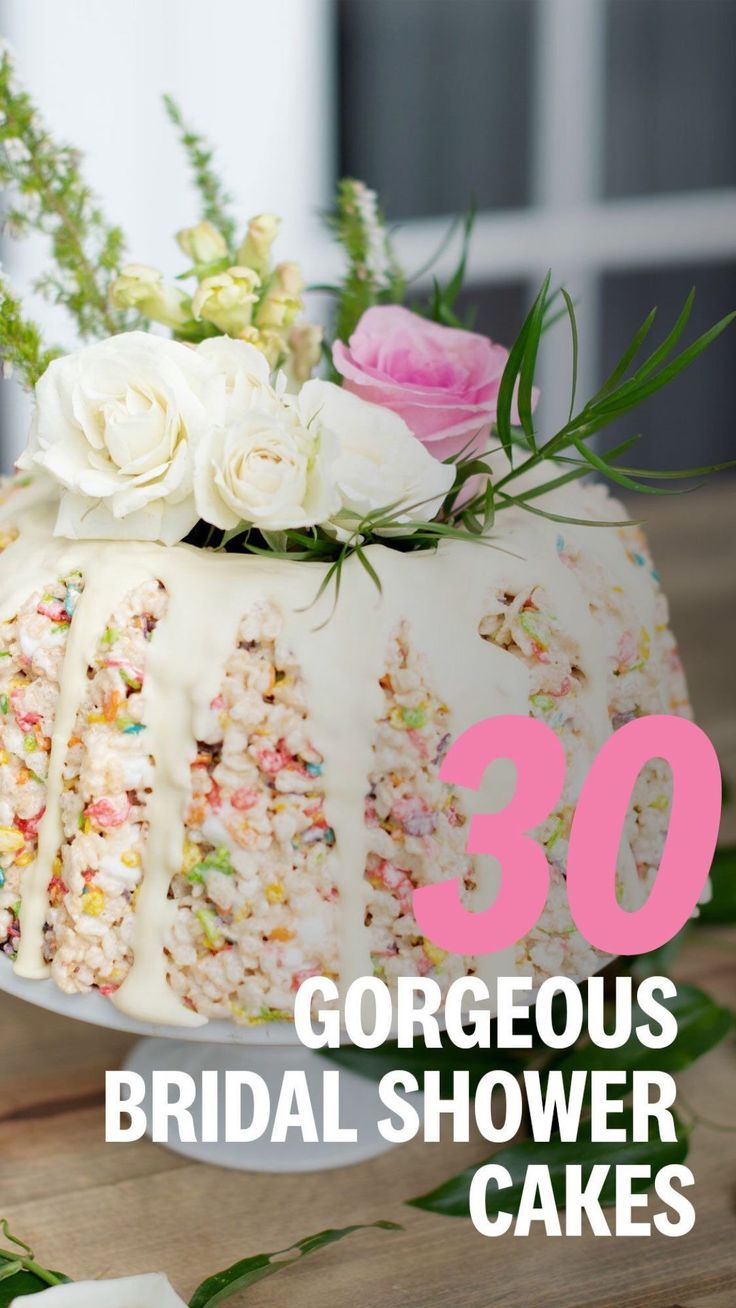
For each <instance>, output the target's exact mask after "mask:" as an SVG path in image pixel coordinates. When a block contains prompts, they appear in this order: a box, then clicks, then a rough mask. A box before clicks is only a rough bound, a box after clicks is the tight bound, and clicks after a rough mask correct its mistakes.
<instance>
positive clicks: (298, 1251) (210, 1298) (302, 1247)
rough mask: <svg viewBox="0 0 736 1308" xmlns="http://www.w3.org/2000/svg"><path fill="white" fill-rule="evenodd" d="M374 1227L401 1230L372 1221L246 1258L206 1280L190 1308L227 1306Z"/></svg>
mask: <svg viewBox="0 0 736 1308" xmlns="http://www.w3.org/2000/svg"><path fill="white" fill-rule="evenodd" d="M373 1228H377V1229H378V1230H381V1231H400V1230H401V1227H400V1226H398V1225H397V1224H396V1223H395V1222H369V1223H367V1224H363V1225H360V1226H345V1227H343V1228H342V1229H341V1230H329V1231H320V1232H319V1234H318V1235H310V1236H307V1238H306V1239H305V1240H300V1241H299V1242H298V1243H297V1244H293V1245H290V1246H289V1248H288V1249H280V1250H278V1251H277V1252H276V1253H265V1254H254V1255H253V1256H252V1257H251V1258H243V1259H242V1261H241V1262H238V1263H233V1266H232V1267H228V1268H226V1269H225V1271H224V1272H217V1273H216V1274H215V1275H214V1276H209V1277H208V1278H207V1280H206V1281H203V1282H202V1284H201V1285H200V1286H199V1287H198V1289H196V1290H195V1291H194V1294H193V1295H192V1298H191V1299H190V1301H189V1308H213V1305H214V1304H218V1303H224V1302H225V1300H226V1299H230V1298H232V1296H233V1295H234V1294H237V1293H238V1292H239V1291H240V1290H247V1289H248V1288H249V1287H250V1286H251V1285H255V1284H256V1282H257V1281H262V1280H264V1279H265V1277H267V1276H273V1275H274V1273H275V1272H280V1271H283V1270H284V1268H286V1267H290V1266H291V1265H292V1263H295V1262H300V1261H301V1259H302V1258H306V1256H307V1255H308V1254H311V1253H316V1252H317V1250H318V1249H324V1248H325V1247H326V1246H327V1245H330V1244H335V1243H336V1242H337V1241H338V1240H344V1238H345V1236H346V1235H352V1233H353V1232H354V1231H367V1230H371V1229H373Z"/></svg>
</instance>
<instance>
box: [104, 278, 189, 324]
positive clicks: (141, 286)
mask: <svg viewBox="0 0 736 1308" xmlns="http://www.w3.org/2000/svg"><path fill="white" fill-rule="evenodd" d="M110 304H111V305H112V307H113V309H137V310H138V312H139V313H142V314H143V315H144V317H146V318H152V319H153V320H154V322H160V323H164V325H165V326H166V327H171V328H172V329H173V330H174V331H183V330H185V329H186V328H188V327H191V326H192V312H191V305H190V302H189V296H188V295H186V294H185V292H184V291H181V290H179V288H178V286H169V285H167V283H166V282H165V281H164V279H163V274H162V273H160V272H159V270H158V268H149V267H148V266H147V265H146V264H143V263H129V264H126V265H125V267H124V268H121V269H120V274H119V276H117V277H116V278H115V280H114V282H113V283H112V285H111V287H110Z"/></svg>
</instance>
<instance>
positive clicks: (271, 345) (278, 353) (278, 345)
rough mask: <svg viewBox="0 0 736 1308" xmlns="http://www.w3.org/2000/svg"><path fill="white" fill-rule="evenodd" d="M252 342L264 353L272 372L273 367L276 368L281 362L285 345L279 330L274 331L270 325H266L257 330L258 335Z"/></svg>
mask: <svg viewBox="0 0 736 1308" xmlns="http://www.w3.org/2000/svg"><path fill="white" fill-rule="evenodd" d="M253 344H254V345H255V346H257V348H258V349H259V350H260V351H261V353H262V354H265V356H266V358H267V359H268V365H269V367H270V369H271V371H272V372H273V370H274V368H278V367H279V366H280V364H281V363H282V362H283V360H284V355H285V354H286V345H285V344H284V338H283V336H282V335H281V333H280V332H277V331H274V330H273V328H271V327H266V328H265V330H261V331H259V333H258V337H257V339H255V340H254V341H253Z"/></svg>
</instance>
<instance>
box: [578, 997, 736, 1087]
mask: <svg viewBox="0 0 736 1308" xmlns="http://www.w3.org/2000/svg"><path fill="white" fill-rule="evenodd" d="M662 1003H663V1005H664V1007H665V1008H668V1009H669V1010H670V1012H671V1013H673V1014H674V1016H675V1017H676V1019H677V1028H678V1029H677V1036H676V1037H675V1040H674V1041H673V1042H672V1044H671V1045H669V1046H668V1047H667V1048H666V1049H647V1047H646V1046H645V1045H642V1044H641V1043H640V1041H639V1040H638V1039H637V1037H636V1035H635V1033H634V1031H635V1028H636V1027H637V1026H640V1025H642V1024H646V1023H648V1022H649V1020H650V1019H649V1018H648V1017H647V1014H646V1013H645V1012H644V1011H643V1010H642V1009H641V1008H639V1006H638V1004H635V1005H634V1007H633V1010H632V1023H633V1028H634V1030H633V1031H632V1034H631V1036H630V1038H629V1039H628V1040H627V1041H626V1043H625V1044H624V1045H622V1046H621V1047H620V1048H619V1049H599V1048H598V1047H597V1046H596V1045H593V1044H586V1045H583V1046H578V1047H577V1048H575V1049H572V1050H571V1051H570V1052H569V1053H568V1054H565V1056H564V1057H563V1058H561V1059H560V1060H559V1062H558V1063H557V1064H556V1066H557V1067H558V1068H559V1069H560V1070H561V1071H562V1072H564V1073H565V1074H568V1073H571V1072H574V1071H575V1070H577V1069H582V1070H584V1071H597V1070H602V1071H613V1070H614V1069H621V1070H623V1071H626V1072H633V1071H638V1070H644V1071H661V1072H681V1071H682V1070H683V1069H684V1068H686V1067H689V1066H690V1064H691V1063H694V1062H695V1061H696V1060H697V1059H698V1058H702V1056H703V1054H706V1053H707V1052H708V1050H709V1049H712V1048H713V1047H714V1046H715V1045H717V1044H720V1042H721V1040H723V1039H724V1038H725V1037H726V1036H727V1035H728V1033H729V1031H731V1030H732V1028H733V1025H734V1016H733V1014H732V1013H730V1012H729V1011H728V1009H726V1008H721V1006H720V1005H719V1004H716V1003H715V1001H714V1000H712V999H710V998H709V996H708V995H706V994H704V993H703V991H702V990H698V988H697V987H696V986H690V985H678V987H677V994H676V995H674V996H673V998H672V999H665V1000H662Z"/></svg>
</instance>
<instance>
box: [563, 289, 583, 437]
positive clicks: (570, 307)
mask: <svg viewBox="0 0 736 1308" xmlns="http://www.w3.org/2000/svg"><path fill="white" fill-rule="evenodd" d="M561 290H562V297H563V299H564V301H565V308H566V310H567V316H568V318H569V319H570V339H571V342H572V382H571V384H570V409H569V412H568V415H567V421H568V422H571V421H572V415H573V414H574V412H575V395H576V393H577V389H578V355H579V353H580V343H579V340H578V323H577V318H576V317H575V306H574V304H573V302H572V299H571V298H570V295H569V294H568V292H567V291H566V290H565V288H564V286H563V287H562V288H561Z"/></svg>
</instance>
